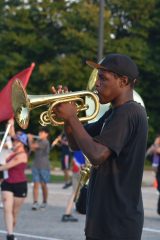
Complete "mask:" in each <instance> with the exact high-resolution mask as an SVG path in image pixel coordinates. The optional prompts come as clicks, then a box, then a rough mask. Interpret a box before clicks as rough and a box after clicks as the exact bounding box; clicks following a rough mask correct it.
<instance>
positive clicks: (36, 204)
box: [32, 202, 39, 211]
mask: <svg viewBox="0 0 160 240" xmlns="http://www.w3.org/2000/svg"><path fill="white" fill-rule="evenodd" d="M38 209H39V204H38V203H37V202H34V203H33V205H32V210H35V211H36V210H38Z"/></svg>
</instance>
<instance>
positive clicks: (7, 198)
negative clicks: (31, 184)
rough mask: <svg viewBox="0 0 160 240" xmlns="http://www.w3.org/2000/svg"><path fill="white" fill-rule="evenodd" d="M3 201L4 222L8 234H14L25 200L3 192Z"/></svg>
mask: <svg viewBox="0 0 160 240" xmlns="http://www.w3.org/2000/svg"><path fill="white" fill-rule="evenodd" d="M2 200H3V205H4V220H5V224H6V229H7V232H8V234H13V229H14V227H15V225H16V222H17V215H18V213H19V210H20V208H21V206H22V204H23V202H24V198H17V197H14V196H13V193H12V192H7V191H3V192H2Z"/></svg>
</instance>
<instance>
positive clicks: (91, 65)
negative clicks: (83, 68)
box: [86, 61, 107, 70]
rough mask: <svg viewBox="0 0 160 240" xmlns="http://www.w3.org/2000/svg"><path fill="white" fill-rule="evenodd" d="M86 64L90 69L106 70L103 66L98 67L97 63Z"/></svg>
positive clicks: (88, 62) (87, 62) (89, 62)
mask: <svg viewBox="0 0 160 240" xmlns="http://www.w3.org/2000/svg"><path fill="white" fill-rule="evenodd" d="M86 64H87V65H88V66H90V67H91V68H96V69H104V70H107V69H106V68H105V67H104V66H102V65H100V64H98V63H95V62H92V61H86Z"/></svg>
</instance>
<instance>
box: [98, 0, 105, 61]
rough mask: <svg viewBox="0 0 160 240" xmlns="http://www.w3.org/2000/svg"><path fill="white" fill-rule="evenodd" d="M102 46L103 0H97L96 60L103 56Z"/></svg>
mask: <svg viewBox="0 0 160 240" xmlns="http://www.w3.org/2000/svg"><path fill="white" fill-rule="evenodd" d="M103 47H104V0H99V29H98V62H99V61H100V60H101V59H102V58H103Z"/></svg>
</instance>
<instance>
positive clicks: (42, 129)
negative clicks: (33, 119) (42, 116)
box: [38, 127, 49, 134]
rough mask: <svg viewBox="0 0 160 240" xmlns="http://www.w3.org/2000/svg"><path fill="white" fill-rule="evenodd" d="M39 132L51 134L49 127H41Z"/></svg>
mask: <svg viewBox="0 0 160 240" xmlns="http://www.w3.org/2000/svg"><path fill="white" fill-rule="evenodd" d="M38 132H45V133H48V134H49V129H48V128H47V127H40V128H39V131H38Z"/></svg>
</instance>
